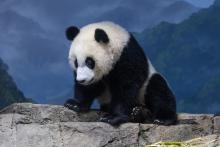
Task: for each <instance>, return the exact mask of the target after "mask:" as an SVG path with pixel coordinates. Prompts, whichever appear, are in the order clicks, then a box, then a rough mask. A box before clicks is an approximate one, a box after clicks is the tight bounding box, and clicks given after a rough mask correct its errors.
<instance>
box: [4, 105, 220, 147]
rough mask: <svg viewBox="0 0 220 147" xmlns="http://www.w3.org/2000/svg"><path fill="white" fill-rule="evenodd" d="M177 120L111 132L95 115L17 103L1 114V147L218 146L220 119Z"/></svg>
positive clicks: (183, 117)
mask: <svg viewBox="0 0 220 147" xmlns="http://www.w3.org/2000/svg"><path fill="white" fill-rule="evenodd" d="M178 118H179V124H177V125H173V126H161V125H155V124H137V123H126V124H123V125H121V126H120V127H118V128H114V127H112V126H110V125H108V124H105V123H101V122H97V120H98V119H99V113H98V112H96V111H91V112H89V113H84V114H83V113H82V114H77V113H75V112H73V111H71V110H68V109H67V108H64V107H62V106H56V105H43V104H31V103H18V104H13V105H11V106H9V107H7V108H5V109H3V110H1V111H0V147H73V146H77V147H88V146H91V147H117V146H118V147H121V146H134V147H139V146H144V145H147V144H152V143H155V142H158V141H185V140H189V139H193V138H197V137H204V138H206V139H207V138H208V140H209V138H210V141H212V139H213V138H214V141H213V142H212V144H213V145H217V144H220V137H219V134H220V116H214V115H211V114H210V115H208V114H183V113H181V114H179V116H178Z"/></svg>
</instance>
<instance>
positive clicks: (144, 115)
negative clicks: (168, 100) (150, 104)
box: [130, 106, 152, 123]
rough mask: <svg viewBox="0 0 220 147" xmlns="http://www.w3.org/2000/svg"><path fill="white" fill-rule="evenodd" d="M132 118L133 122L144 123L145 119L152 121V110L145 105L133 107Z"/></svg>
mask: <svg viewBox="0 0 220 147" xmlns="http://www.w3.org/2000/svg"><path fill="white" fill-rule="evenodd" d="M130 117H131V120H132V122H136V123H142V122H144V121H149V122H150V121H152V115H151V112H150V110H148V109H147V108H145V107H144V106H136V107H134V108H133V109H132V112H131V116H130Z"/></svg>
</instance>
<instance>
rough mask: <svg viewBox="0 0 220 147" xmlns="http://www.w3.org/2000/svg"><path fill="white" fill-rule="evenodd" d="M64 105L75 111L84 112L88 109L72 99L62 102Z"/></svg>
mask: <svg viewBox="0 0 220 147" xmlns="http://www.w3.org/2000/svg"><path fill="white" fill-rule="evenodd" d="M64 107H67V108H68V109H70V110H73V111H76V112H86V111H88V110H89V108H87V107H82V106H80V103H79V102H77V101H76V100H74V99H69V100H67V101H66V102H65V104H64Z"/></svg>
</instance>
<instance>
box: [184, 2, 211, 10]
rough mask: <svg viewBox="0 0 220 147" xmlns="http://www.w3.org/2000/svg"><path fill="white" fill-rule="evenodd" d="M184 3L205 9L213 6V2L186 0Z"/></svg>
mask: <svg viewBox="0 0 220 147" xmlns="http://www.w3.org/2000/svg"><path fill="white" fill-rule="evenodd" d="M186 1H187V2H190V3H191V4H193V5H195V6H197V7H201V8H206V7H207V6H210V5H211V4H213V2H214V0H186Z"/></svg>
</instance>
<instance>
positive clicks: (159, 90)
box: [145, 74, 176, 124]
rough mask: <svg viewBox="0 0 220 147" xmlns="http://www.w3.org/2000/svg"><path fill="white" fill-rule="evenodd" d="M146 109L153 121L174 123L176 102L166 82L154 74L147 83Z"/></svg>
mask: <svg viewBox="0 0 220 147" xmlns="http://www.w3.org/2000/svg"><path fill="white" fill-rule="evenodd" d="M145 101H146V107H147V108H148V109H149V110H150V111H151V113H152V115H153V116H154V119H158V120H160V121H161V122H164V123H165V124H166V123H167V122H169V121H170V123H172V122H175V121H176V100H175V96H174V95H173V93H172V91H171V90H170V88H169V86H168V85H167V82H166V81H165V80H164V78H163V77H162V76H161V75H160V74H154V75H153V76H152V77H151V78H150V80H149V83H148V86H147V89H146V95H145Z"/></svg>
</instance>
